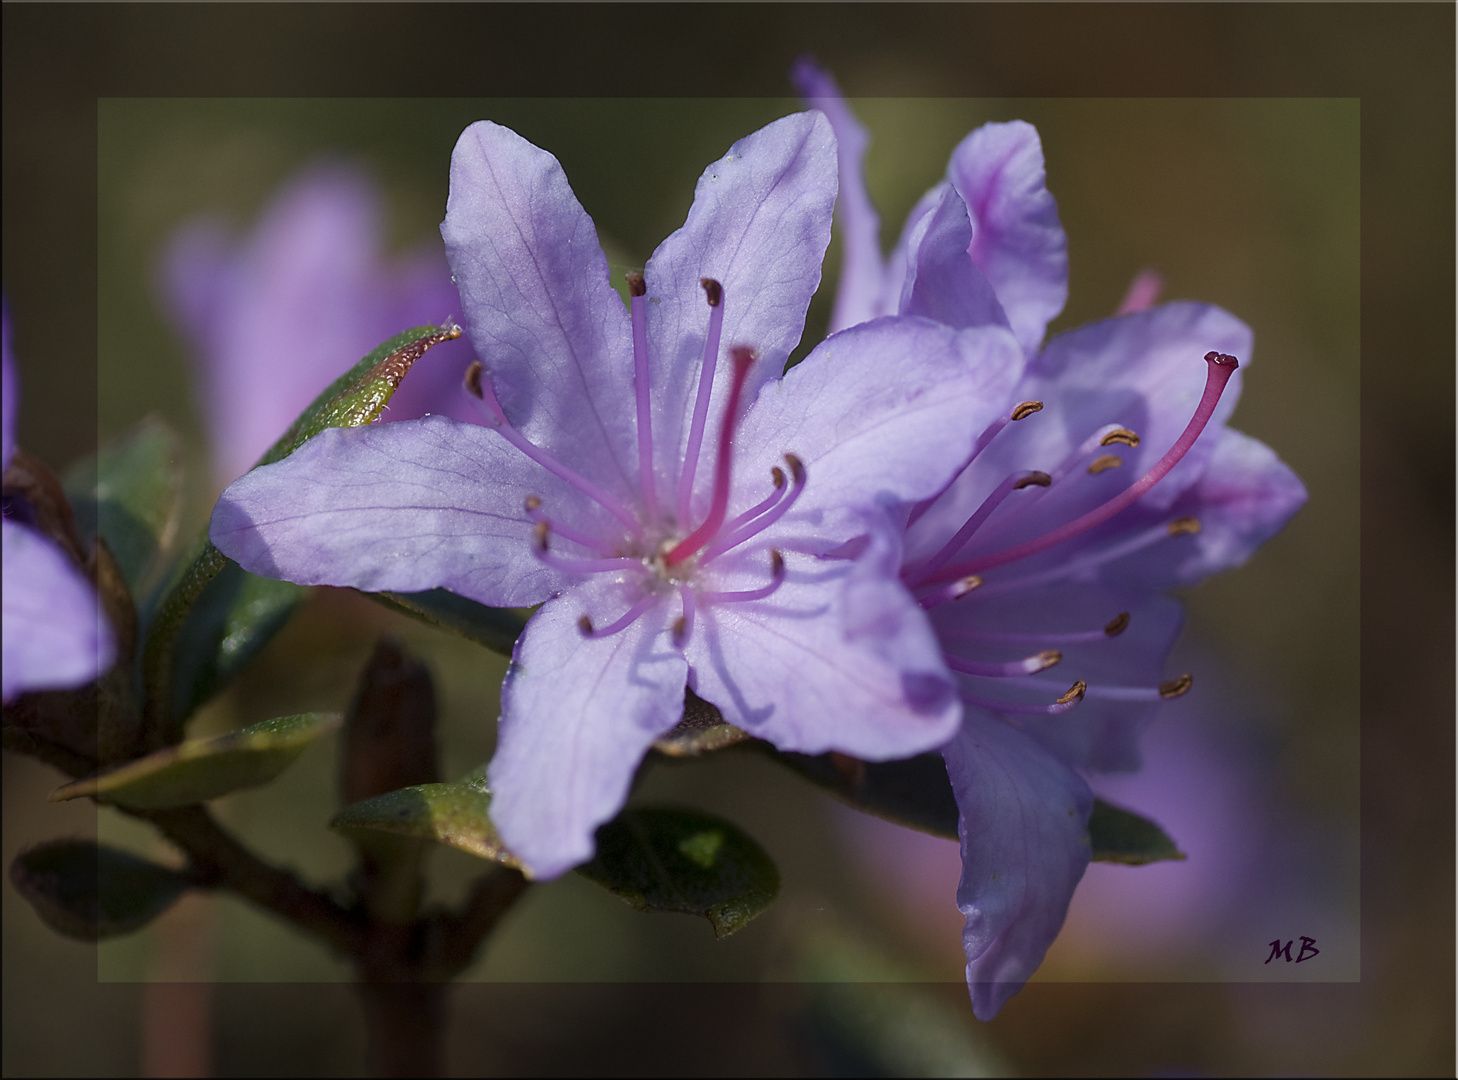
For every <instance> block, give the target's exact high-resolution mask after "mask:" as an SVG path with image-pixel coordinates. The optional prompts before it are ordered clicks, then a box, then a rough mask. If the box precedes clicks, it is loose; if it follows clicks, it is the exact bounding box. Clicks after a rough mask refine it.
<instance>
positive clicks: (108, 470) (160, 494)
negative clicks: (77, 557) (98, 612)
mask: <svg viewBox="0 0 1458 1080" xmlns="http://www.w3.org/2000/svg"><path fill="white" fill-rule="evenodd" d="M181 460H182V451H181V446H180V444H179V442H178V439H177V436H176V435H175V434H174V433H173V432H172V430H171V429H170V428H169V427H168V426H167V425H166V424H165V423H163V422H162V421H161V420H160V419H159V418H157V417H155V416H151V417H148V418H147V419H145V420H143V421H142V422H141V423H140V424H138V425H137V426H136V427H134V428H133V429H132V430H131V431H129V432H128V433H127V434H125V435H123V436H122V437H121V438H120V439H117V440H115V441H114V442H111V443H108V444H107V445H106V446H104V447H102V449H101V450H100V451H98V452H97V453H96V454H95V455H94V456H92V457H89V458H86V459H85V460H83V461H80V462H77V463H76V464H75V465H74V466H72V467H71V469H70V470H69V471H68V472H67V473H66V476H65V479H64V485H65V489H66V496H67V498H69V499H70V501H71V506H72V509H73V510H74V511H75V514H76V526H77V529H78V530H79V532H80V534H81V537H82V539H83V540H84V541H86V542H88V543H89V542H90V540H91V538H92V537H95V536H100V537H101V538H102V539H103V540H105V541H106V545H107V547H109V548H110V549H111V553H112V556H113V557H114V558H115V559H116V562H117V565H118V567H119V568H120V569H121V571H122V576H123V577H124V578H125V580H126V583H127V585H128V587H129V588H130V589H131V591H132V595H134V596H138V597H140V596H141V595H143V592H144V590H145V588H146V586H148V585H149V584H151V583H152V580H153V579H154V578H155V576H156V574H157V571H158V570H159V569H160V568H161V567H160V564H161V556H162V555H164V554H165V553H166V551H167V549H168V548H169V547H171V545H172V543H173V541H174V540H175V539H176V534H177V519H178V512H179V509H180V507H181V495H182V468H181V465H180V462H181Z"/></svg>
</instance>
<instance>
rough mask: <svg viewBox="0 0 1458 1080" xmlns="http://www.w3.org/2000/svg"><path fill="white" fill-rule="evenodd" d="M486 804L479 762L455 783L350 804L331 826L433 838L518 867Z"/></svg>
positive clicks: (487, 794)
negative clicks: (503, 843)
mask: <svg viewBox="0 0 1458 1080" xmlns="http://www.w3.org/2000/svg"><path fill="white" fill-rule="evenodd" d="M490 808H491V789H490V788H488V787H487V786H486V767H485V766H484V765H483V766H482V767H481V768H479V769H477V770H475V771H474V772H472V773H471V774H470V775H468V776H466V777H465V778H464V779H461V780H457V781H456V782H455V783H451V784H419V785H417V786H415V787H408V788H400V789H399V790H398V791H388V792H386V793H385V794H383V795H376V796H375V797H374V798H372V799H364V800H361V801H360V802H357V803H352V804H351V805H349V806H346V807H345V808H344V809H343V810H341V811H339V813H337V814H335V815H334V819H333V820H332V821H330V822H329V827H330V828H331V829H334V830H335V831H337V832H342V833H350V832H354V831H356V830H363V831H374V832H383V833H389V834H391V835H393V836H403V837H408V838H413V839H418V840H434V841H435V842H436V843H440V844H449V845H450V846H451V847H454V848H459V849H460V850H462V851H465V852H467V853H469V854H471V855H476V856H479V857H480V858H483V859H491V860H494V861H495V862H499V863H503V864H505V865H506V866H512V867H516V868H517V869H520V868H521V863H520V861H518V860H517V858H516V857H515V856H514V855H512V854H511V852H509V851H507V850H506V848H505V847H504V846H503V845H502V843H501V837H500V836H498V835H497V833H496V826H495V825H493V824H492V823H491V818H490V816H489V814H488V813H487V811H488V810H490Z"/></svg>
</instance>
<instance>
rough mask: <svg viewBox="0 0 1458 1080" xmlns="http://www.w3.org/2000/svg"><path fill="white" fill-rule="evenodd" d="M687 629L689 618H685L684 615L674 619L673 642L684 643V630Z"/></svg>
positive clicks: (676, 643)
mask: <svg viewBox="0 0 1458 1080" xmlns="http://www.w3.org/2000/svg"><path fill="white" fill-rule="evenodd" d="M687 629H688V620H687V619H685V618H684V617H683V616H682V615H680V616H679V617H678V618H676V619H674V620H673V643H674V644H675V645H682V644H683V635H684V631H686V630H687Z"/></svg>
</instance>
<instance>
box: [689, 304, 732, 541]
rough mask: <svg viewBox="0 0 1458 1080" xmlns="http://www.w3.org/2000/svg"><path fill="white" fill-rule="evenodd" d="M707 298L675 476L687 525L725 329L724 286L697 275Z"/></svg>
mask: <svg viewBox="0 0 1458 1080" xmlns="http://www.w3.org/2000/svg"><path fill="white" fill-rule="evenodd" d="M699 284H700V285H702V286H703V289H704V295H705V297H706V298H707V299H708V301H709V333H708V336H707V337H705V338H704V362H703V366H702V367H701V368H700V369H699V392H698V396H697V397H696V398H695V399H694V415H693V420H692V421H691V422H690V424H689V437H688V444H687V446H686V447H685V448H684V455H683V472H682V473H680V474H679V477H678V521H679V525H681V526H686V525H687V524H688V520H689V512H690V506H689V503H690V501H691V500H692V499H693V495H694V472H695V471H696V470H697V469H698V467H699V451H700V450H701V449H703V445H704V425H705V423H707V421H708V418H709V398H710V396H711V395H712V394H713V392H714V369H715V367H717V366H718V363H719V335H720V333H721V331H722V330H723V329H724V287H723V286H722V285H720V284H719V283H718V282H717V281H715V280H714V279H713V278H700V279H699Z"/></svg>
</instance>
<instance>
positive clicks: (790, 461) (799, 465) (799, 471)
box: [785, 454, 805, 485]
mask: <svg viewBox="0 0 1458 1080" xmlns="http://www.w3.org/2000/svg"><path fill="white" fill-rule="evenodd" d="M785 464H786V465H788V466H789V467H790V476H791V477H792V478H793V479H794V481H795V483H796V485H799V484H803V483H804V482H805V465H804V463H803V462H802V461H801V460H800V459H799V458H798V457H796V456H795V455H794V454H786V455H785Z"/></svg>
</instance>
